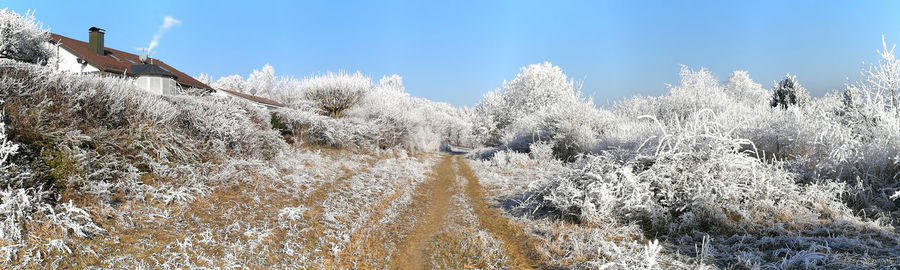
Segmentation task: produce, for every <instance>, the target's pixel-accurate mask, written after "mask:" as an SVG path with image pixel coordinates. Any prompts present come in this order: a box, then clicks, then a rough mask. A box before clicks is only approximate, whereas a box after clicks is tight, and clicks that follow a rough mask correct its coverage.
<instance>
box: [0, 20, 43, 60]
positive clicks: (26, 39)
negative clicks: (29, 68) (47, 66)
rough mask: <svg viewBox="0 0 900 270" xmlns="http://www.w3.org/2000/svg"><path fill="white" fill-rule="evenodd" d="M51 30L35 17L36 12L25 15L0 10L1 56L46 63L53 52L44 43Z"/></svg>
mask: <svg viewBox="0 0 900 270" xmlns="http://www.w3.org/2000/svg"><path fill="white" fill-rule="evenodd" d="M49 40H50V32H48V31H47V30H46V29H43V26H42V24H41V23H40V22H38V21H37V20H36V19H35V18H34V12H31V13H25V15H24V16H22V15H20V14H18V13H15V12H12V11H9V10H7V9H5V8H4V9H3V10H0V58H9V59H14V60H18V61H25V62H30V63H45V62H46V61H47V59H49V58H50V56H51V52H50V49H49V48H48V47H46V46H45V45H44V44H45V43H46V42H47V41H49Z"/></svg>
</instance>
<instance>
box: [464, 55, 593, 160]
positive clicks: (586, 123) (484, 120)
mask: <svg viewBox="0 0 900 270" xmlns="http://www.w3.org/2000/svg"><path fill="white" fill-rule="evenodd" d="M521 70H522V71H521V72H520V73H519V74H517V75H516V77H515V78H514V79H513V80H512V81H509V82H504V83H503V88H502V89H497V90H495V91H493V92H490V93H487V94H485V95H484V100H483V101H482V102H481V103H479V104H478V106H476V108H475V110H476V112H475V114H476V118H475V119H474V120H473V122H474V123H475V127H474V130H473V132H474V133H475V136H476V137H478V140H480V141H481V142H482V143H484V144H485V145H488V146H498V145H501V144H505V145H506V146H507V147H511V148H515V149H522V150H524V151H527V149H528V144H530V143H531V142H535V141H547V140H552V141H553V144H554V151H556V154H558V155H559V156H560V157H566V156H569V155H570V154H573V153H576V152H580V151H585V150H587V149H588V148H590V144H591V143H592V141H593V136H594V135H595V134H597V133H598V130H597V129H598V125H597V121H598V120H600V118H601V117H599V116H598V110H596V109H595V108H594V106H593V102H592V101H591V100H590V99H585V98H584V97H582V95H581V91H580V90H579V89H578V88H577V87H575V83H574V81H571V80H569V78H568V77H567V76H566V74H565V73H563V71H562V69H561V68H559V67H558V66H554V65H553V64H551V63H549V62H545V63H541V64H533V65H528V66H526V67H523V68H522V69H521Z"/></svg>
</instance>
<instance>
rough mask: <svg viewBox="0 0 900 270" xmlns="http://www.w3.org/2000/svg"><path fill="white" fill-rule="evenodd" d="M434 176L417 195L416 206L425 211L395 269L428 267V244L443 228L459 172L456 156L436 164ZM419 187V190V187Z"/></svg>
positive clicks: (398, 255) (415, 198) (402, 249)
mask: <svg viewBox="0 0 900 270" xmlns="http://www.w3.org/2000/svg"><path fill="white" fill-rule="evenodd" d="M434 172H435V175H433V176H432V178H433V179H431V180H429V181H427V182H425V183H423V184H422V186H421V187H420V189H421V191H419V192H416V195H414V197H413V207H416V208H421V210H422V211H421V212H420V213H422V214H421V215H420V216H419V217H418V219H417V220H416V225H415V226H414V227H413V229H412V230H411V231H410V233H409V234H408V236H407V237H406V239H405V240H404V241H403V243H402V244H401V245H399V246H398V251H399V253H398V254H396V256H395V257H393V258H392V259H393V260H394V262H393V263H392V264H391V265H392V268H393V269H425V257H426V256H425V248H426V247H427V245H428V243H429V242H430V241H431V239H432V238H434V237H435V236H436V235H437V234H438V233H439V232H440V231H441V229H442V228H443V226H444V223H445V220H446V219H447V215H448V214H449V210H450V197H451V195H452V194H451V193H452V192H451V191H450V186H451V185H452V183H453V181H454V179H455V178H456V174H455V173H454V170H453V157H452V156H449V155H447V156H444V158H443V160H442V161H441V162H440V163H438V164H437V165H436V166H435V168H434ZM417 191H418V190H417Z"/></svg>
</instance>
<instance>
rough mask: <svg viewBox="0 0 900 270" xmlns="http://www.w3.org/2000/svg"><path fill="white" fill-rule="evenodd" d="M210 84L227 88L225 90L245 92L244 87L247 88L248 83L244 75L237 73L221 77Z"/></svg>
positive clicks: (218, 87)
mask: <svg viewBox="0 0 900 270" xmlns="http://www.w3.org/2000/svg"><path fill="white" fill-rule="evenodd" d="M210 86H212V87H213V88H215V89H225V90H232V91H238V92H244V89H246V88H247V83H246V82H244V77H241V75H237V74H235V75H230V76H226V77H222V78H219V79H218V80H216V82H215V83H213V84H212V85H210Z"/></svg>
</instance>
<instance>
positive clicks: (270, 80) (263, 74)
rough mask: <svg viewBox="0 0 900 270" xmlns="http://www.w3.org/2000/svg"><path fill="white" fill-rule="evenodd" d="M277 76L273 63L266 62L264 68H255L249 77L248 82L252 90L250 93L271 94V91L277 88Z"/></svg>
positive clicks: (258, 94)
mask: <svg viewBox="0 0 900 270" xmlns="http://www.w3.org/2000/svg"><path fill="white" fill-rule="evenodd" d="M276 81H277V78H276V77H275V68H273V67H272V65H269V64H265V65H264V66H263V67H262V69H259V70H256V69H254V70H253V73H250V76H249V77H247V84H248V86H247V87H248V88H249V90H250V91H248V92H247V93H248V94H251V95H257V96H270V95H271V91H272V90H273V89H274V88H275V83H276Z"/></svg>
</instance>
